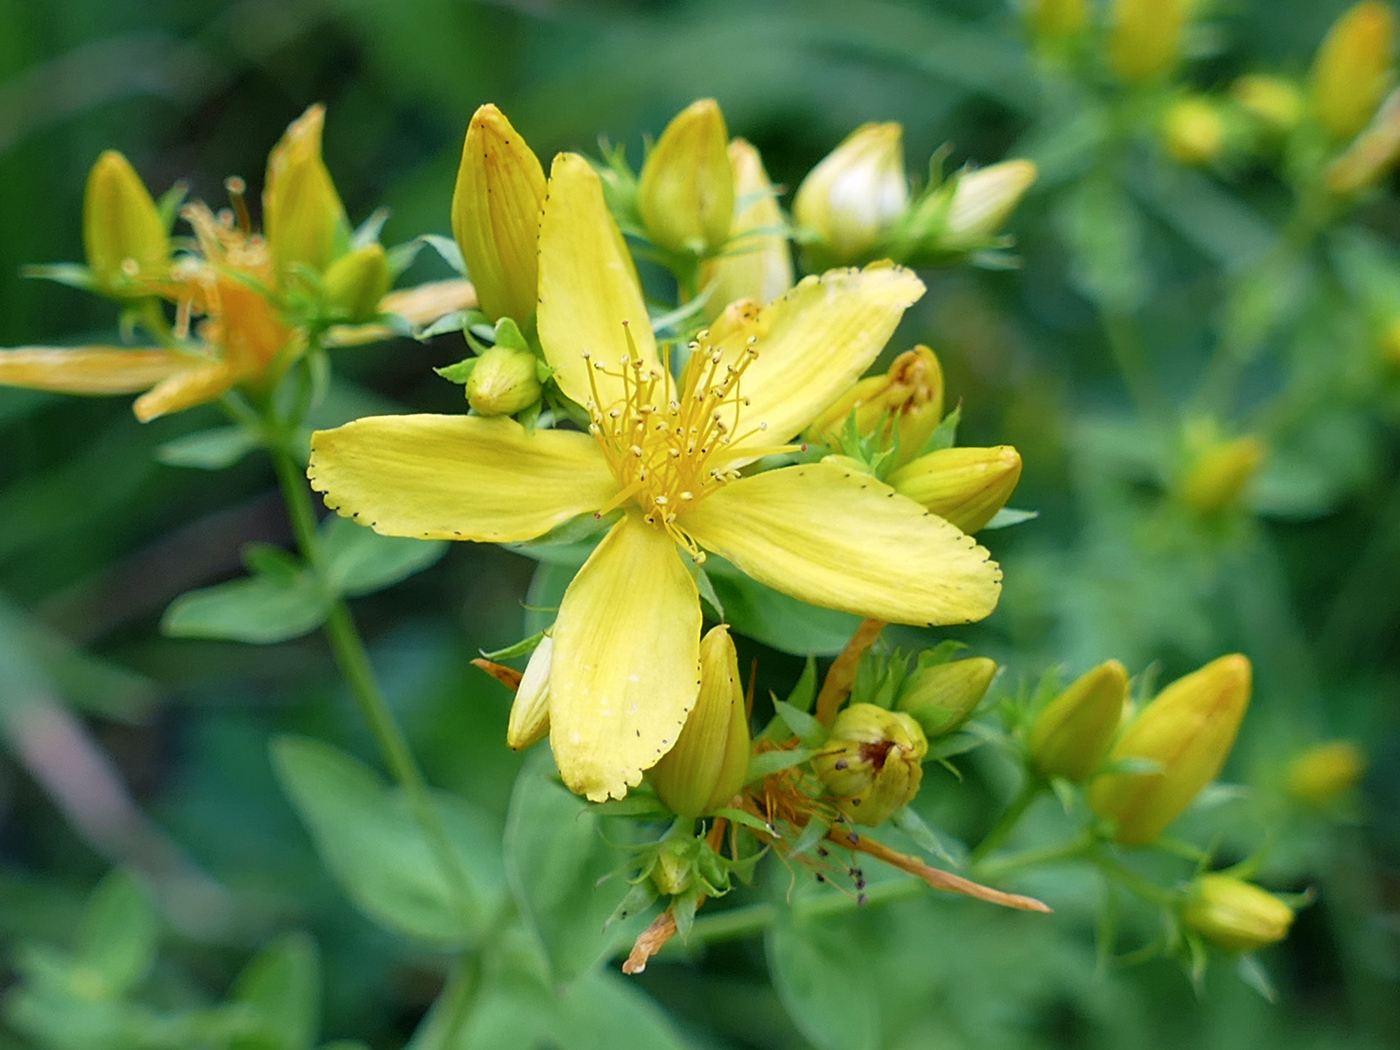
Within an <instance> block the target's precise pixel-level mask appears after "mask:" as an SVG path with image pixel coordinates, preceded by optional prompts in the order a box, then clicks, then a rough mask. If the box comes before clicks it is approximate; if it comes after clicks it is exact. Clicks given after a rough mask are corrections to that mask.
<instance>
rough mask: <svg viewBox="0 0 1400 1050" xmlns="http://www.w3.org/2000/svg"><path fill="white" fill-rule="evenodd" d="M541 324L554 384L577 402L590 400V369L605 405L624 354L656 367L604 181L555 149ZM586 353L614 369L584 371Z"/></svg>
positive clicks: (614, 393) (614, 392) (617, 385)
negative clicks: (604, 190)
mask: <svg viewBox="0 0 1400 1050" xmlns="http://www.w3.org/2000/svg"><path fill="white" fill-rule="evenodd" d="M539 329H540V342H541V343H542V344H543V346H544V353H545V357H546V358H548V359H549V363H550V364H551V365H553V366H554V368H555V369H556V371H555V379H556V380H558V382H559V388H560V389H561V390H563V391H564V393H566V394H568V395H569V397H571V398H573V399H574V400H575V401H577V402H578V403H579V404H581V405H586V404H587V403H588V402H589V401H590V400H592V399H593V395H592V387H591V386H590V385H589V372H590V371H592V373H593V381H594V382H595V383H597V385H598V390H599V394H600V395H601V400H602V402H603V403H602V404H601V405H600V407H601V408H603V409H606V408H607V407H608V405H609V404H611V403H613V402H614V401H617V400H619V399H621V397H622V395H623V388H622V380H621V378H619V376H618V375H617V374H616V373H618V372H619V369H620V365H619V361H620V360H621V358H622V357H624V356H626V355H629V354H630V355H631V357H632V360H634V361H635V360H636V359H637V358H638V356H640V358H641V360H642V361H643V362H645V363H646V364H647V365H648V366H650V367H652V368H659V367H660V365H659V364H658V362H657V357H656V339H655V337H654V336H653V335H652V331H651V319H650V318H649V317H648V316H647V308H646V303H645V302H644V301H643V300H642V288H641V285H640V284H638V282H637V270H636V267H634V266H633V265H632V256H631V255H629V254H628V252H627V245H626V243H625V242H624V241H623V239H622V234H621V232H619V230H618V228H617V223H616V222H614V221H613V217H612V215H610V214H609V213H608V208H607V205H606V204H605V203H604V202H603V184H602V182H601V181H599V179H598V175H597V173H596V172H594V170H593V169H592V168H591V167H590V166H589V164H588V161H586V160H584V159H583V158H582V157H580V156H579V155H578V154H576V153H561V154H559V155H558V156H557V157H555V158H554V165H553V167H552V168H551V170H550V173H549V196H548V197H546V198H545V204H544V217H543V219H542V220H541V222H540V306H539ZM629 332H630V333H631V337H632V344H633V347H635V348H632V347H629V345H628V338H627V337H628V333H629ZM585 353H586V354H589V355H591V362H592V364H594V365H597V364H602V365H604V366H605V367H606V369H607V371H608V372H610V373H614V374H613V375H607V374H604V373H602V372H600V371H598V370H597V369H596V368H595V369H590V367H589V361H588V360H585V358H584V356H583V355H584V354H585Z"/></svg>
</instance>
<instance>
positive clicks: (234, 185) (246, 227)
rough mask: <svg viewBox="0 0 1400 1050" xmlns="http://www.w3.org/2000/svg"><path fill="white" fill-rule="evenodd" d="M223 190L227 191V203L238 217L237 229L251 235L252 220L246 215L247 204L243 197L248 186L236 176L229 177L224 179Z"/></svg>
mask: <svg viewBox="0 0 1400 1050" xmlns="http://www.w3.org/2000/svg"><path fill="white" fill-rule="evenodd" d="M224 189H225V190H227V191H228V199H229V203H230V204H232V205H233V210H234V213H235V214H236V215H237V216H238V228H239V229H240V230H242V231H243V232H244V233H252V232H253V220H252V217H251V216H249V214H248V202H247V201H246V200H245V199H244V197H243V194H244V193H246V192H247V190H248V184H247V183H246V182H244V181H243V180H242V179H240V178H239V177H238V176H237V175H230V176H229V177H228V178H226V179H224Z"/></svg>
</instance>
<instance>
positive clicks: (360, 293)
mask: <svg viewBox="0 0 1400 1050" xmlns="http://www.w3.org/2000/svg"><path fill="white" fill-rule="evenodd" d="M392 281H393V277H392V276H391V275H390V273H389V258H388V256H386V255H385V254H384V246H383V245H380V244H367V245H365V246H364V247H363V248H359V249H357V250H355V251H353V252H351V253H350V254H348V255H342V256H341V257H340V258H339V259H337V260H336V261H335V262H333V263H331V265H330V269H328V270H327V271H326V276H325V278H324V287H325V291H326V302H327V304H328V305H329V306H330V307H331V309H332V310H334V311H336V312H337V313H340V314H343V315H344V316H345V318H346V319H347V320H348V321H350V323H351V324H363V323H364V322H365V321H368V320H369V319H370V318H372V317H373V316H374V315H375V314H377V313H378V312H379V300H380V299H383V298H384V296H385V294H386V293H387V292H388V291H389V285H390V284H391V283H392Z"/></svg>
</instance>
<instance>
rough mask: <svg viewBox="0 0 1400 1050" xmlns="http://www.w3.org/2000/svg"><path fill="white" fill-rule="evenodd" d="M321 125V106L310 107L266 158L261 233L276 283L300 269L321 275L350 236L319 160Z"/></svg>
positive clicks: (323, 110)
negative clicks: (275, 276)
mask: <svg viewBox="0 0 1400 1050" xmlns="http://www.w3.org/2000/svg"><path fill="white" fill-rule="evenodd" d="M325 120H326V108H325V107H324V106H321V105H315V106H312V107H310V108H309V109H307V111H306V112H305V113H303V114H302V115H301V116H300V117H298V118H297V119H296V120H294V121H292V123H291V124H289V125H288V126H287V131H286V133H285V134H283V136H282V138H281V141H279V142H278V143H277V145H276V146H274V147H272V152H271V153H269V154H268V155H267V177H266V180H265V181H264V184H263V233H264V234H266V236H267V243H268V248H269V249H270V250H271V252H272V261H273V264H274V265H275V267H276V270H277V276H278V279H279V280H281V281H286V280H287V279H288V278H289V276H290V275H291V274H293V273H294V272H295V270H296V268H297V267H302V266H304V267H307V268H309V269H311V270H314V271H315V272H317V273H324V272H325V270H326V267H328V266H329V265H330V264H331V261H332V260H333V259H334V258H335V255H336V250H337V248H338V247H339V245H340V243H341V242H342V241H343V240H345V239H346V238H348V236H349V232H350V223H349V220H348V219H346V217H345V205H343V204H341V203H340V195H339V194H338V193H336V190H335V183H333V182H332V181H331V173H330V172H329V171H327V170H326V163H325V161H323V160H322V159H321V131H322V128H323V126H324V125H325Z"/></svg>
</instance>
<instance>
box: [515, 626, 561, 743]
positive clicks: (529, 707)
mask: <svg viewBox="0 0 1400 1050" xmlns="http://www.w3.org/2000/svg"><path fill="white" fill-rule="evenodd" d="M553 658H554V639H553V638H551V637H550V636H549V635H545V636H544V637H543V638H541V639H540V644H539V645H537V646H535V651H534V652H533V653H531V654H530V662H529V663H527V664H526V665H525V674H524V675H523V676H521V679H520V685H518V686H517V687H516V690H515V702H514V703H513V704H511V705H510V721H509V722H507V723H506V744H507V745H508V746H509V747H510V748H511V749H512V750H514V751H523V750H525V748H527V747H529V746H530V745H531V744H537V743H539V742H540V741H541V740H543V739H544V738H545V737H547V736H548V735H549V664H550V661H551V660H552V659H553Z"/></svg>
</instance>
